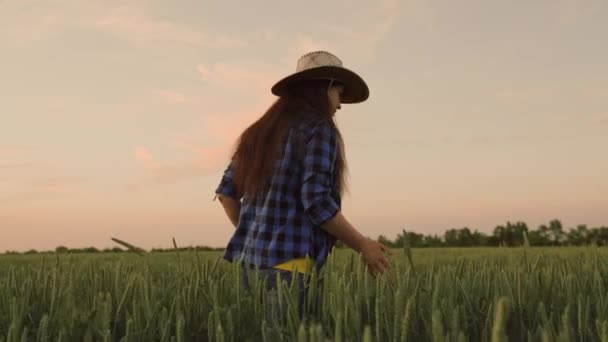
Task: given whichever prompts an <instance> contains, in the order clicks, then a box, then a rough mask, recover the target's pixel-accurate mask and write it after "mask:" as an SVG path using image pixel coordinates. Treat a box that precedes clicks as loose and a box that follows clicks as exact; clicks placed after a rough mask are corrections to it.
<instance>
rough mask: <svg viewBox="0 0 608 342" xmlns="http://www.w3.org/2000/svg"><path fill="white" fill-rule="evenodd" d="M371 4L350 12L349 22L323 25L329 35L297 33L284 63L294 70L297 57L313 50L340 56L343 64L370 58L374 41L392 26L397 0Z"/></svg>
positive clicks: (371, 57) (374, 48) (396, 12)
mask: <svg viewBox="0 0 608 342" xmlns="http://www.w3.org/2000/svg"><path fill="white" fill-rule="evenodd" d="M370 4H372V3H371V2H370ZM373 4H374V5H373V6H372V7H367V6H366V7H364V8H362V9H360V10H358V11H354V12H353V13H351V16H350V18H352V19H351V22H348V23H345V24H342V23H338V24H332V25H329V26H328V27H326V30H325V31H327V32H329V33H331V34H329V35H326V36H324V38H322V39H320V38H319V37H313V36H312V35H310V34H308V33H298V34H297V35H296V36H295V39H294V41H295V43H294V45H293V46H292V47H291V49H290V51H289V54H288V56H287V59H286V61H285V63H286V64H287V65H290V66H293V68H294V70H295V65H296V61H297V59H298V58H299V57H300V56H301V55H302V54H304V53H306V52H309V51H313V50H327V51H330V52H332V53H334V54H336V55H337V56H338V57H340V58H341V59H343V62H344V63H345V65H347V66H348V65H352V64H359V63H362V62H369V61H371V60H373V58H374V57H375V54H376V49H377V47H378V44H379V43H380V42H381V41H382V39H384V37H385V36H386V35H387V34H388V33H389V32H390V30H391V29H392V28H393V26H394V25H395V23H396V22H397V17H398V15H399V13H400V7H399V1H397V0H384V1H382V2H380V3H373ZM352 21H354V22H355V23H356V24H354V23H353V22H352ZM353 24H354V25H353ZM346 56H348V57H346Z"/></svg>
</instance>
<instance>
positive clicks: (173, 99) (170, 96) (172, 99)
mask: <svg viewBox="0 0 608 342" xmlns="http://www.w3.org/2000/svg"><path fill="white" fill-rule="evenodd" d="M156 93H157V94H158V95H159V96H160V98H161V99H162V100H163V101H165V102H166V103H169V104H180V103H184V102H186V101H188V98H187V97H186V96H185V95H183V94H181V93H179V92H177V91H175V90H171V89H162V90H158V91H157V92H156Z"/></svg>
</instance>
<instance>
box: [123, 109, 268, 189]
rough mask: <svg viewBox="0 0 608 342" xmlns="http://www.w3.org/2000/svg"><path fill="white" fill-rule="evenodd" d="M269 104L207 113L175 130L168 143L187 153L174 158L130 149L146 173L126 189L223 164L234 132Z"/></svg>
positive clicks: (201, 173)
mask: <svg viewBox="0 0 608 342" xmlns="http://www.w3.org/2000/svg"><path fill="white" fill-rule="evenodd" d="M269 105H270V102H268V101H262V100H260V102H259V103H258V104H249V106H248V109H247V110H237V111H233V112H225V113H216V114H208V115H206V116H204V117H203V118H202V122H201V124H199V125H197V126H195V127H194V128H193V129H191V130H189V131H186V132H181V133H178V134H176V135H175V136H174V138H172V139H171V140H170V141H169V142H168V144H169V145H171V146H173V147H174V148H176V149H178V150H181V151H184V152H186V153H187V154H188V155H189V156H188V157H186V158H184V159H182V160H177V161H157V160H155V159H153V158H152V156H151V153H150V152H149V151H148V150H147V149H146V148H144V147H141V146H139V147H137V148H136V149H135V150H134V156H135V159H136V160H137V161H138V162H140V163H142V164H143V165H144V166H145V170H146V173H145V174H144V175H143V176H142V178H140V179H139V180H137V181H135V182H131V183H130V184H128V185H127V186H126V189H128V190H130V191H133V190H138V189H142V188H147V187H149V186H152V185H159V184H173V183H177V182H181V181H186V180H189V179H195V178H199V177H203V176H206V175H208V174H209V173H210V172H217V170H220V169H222V168H223V167H225V166H226V165H227V163H228V161H229V158H230V154H231V152H232V149H233V147H234V144H235V142H236V140H237V138H238V135H239V134H240V133H241V132H242V131H243V130H244V129H245V128H246V127H247V126H248V125H250V124H251V123H253V121H254V120H256V119H257V118H258V117H259V116H261V114H262V113H263V111H264V110H265V109H266V108H267V107H268V106H269Z"/></svg>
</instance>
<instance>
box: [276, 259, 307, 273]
mask: <svg viewBox="0 0 608 342" xmlns="http://www.w3.org/2000/svg"><path fill="white" fill-rule="evenodd" d="M294 266H295V267H296V271H297V272H300V273H306V272H307V270H308V271H310V270H311V269H312V267H313V266H314V261H313V260H312V259H310V258H296V259H291V260H288V261H286V262H284V263H282V264H278V265H276V266H274V268H276V269H279V270H285V271H289V272H291V271H292V270H293V267H294Z"/></svg>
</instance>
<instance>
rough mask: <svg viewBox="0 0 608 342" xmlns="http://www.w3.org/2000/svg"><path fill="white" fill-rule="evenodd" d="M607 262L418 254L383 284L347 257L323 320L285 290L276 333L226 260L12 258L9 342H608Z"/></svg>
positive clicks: (572, 252)
mask: <svg viewBox="0 0 608 342" xmlns="http://www.w3.org/2000/svg"><path fill="white" fill-rule="evenodd" d="M607 257H608V248H605V247H595V246H593V247H585V248H582V247H559V248H529V247H528V248H441V249H413V250H412V249H409V248H407V247H406V248H404V249H400V250H395V251H394V253H393V255H392V256H390V261H391V265H392V267H391V270H390V271H389V272H388V273H385V274H384V275H382V276H379V277H376V278H374V277H371V276H370V275H369V273H368V272H367V271H366V270H365V269H364V266H363V263H362V260H361V259H360V258H359V256H358V255H356V254H354V253H353V252H352V251H350V250H347V249H336V250H334V252H333V253H332V254H331V255H330V259H329V261H328V263H327V264H326V266H325V267H324V269H323V270H322V271H321V274H319V275H315V276H323V278H324V282H323V289H322V293H323V296H322V297H320V298H321V300H320V301H319V302H314V301H310V302H307V305H308V310H310V312H311V314H312V317H313V320H307V321H300V319H299V317H298V314H297V308H296V307H295V305H294V303H295V302H296V292H295V290H296V289H295V287H290V286H289V285H290V284H285V287H284V288H283V289H282V290H281V291H283V292H284V295H285V299H286V300H287V303H288V308H289V310H288V312H287V314H286V315H285V316H284V317H283V321H282V322H281V327H280V329H273V328H272V327H271V326H270V325H269V324H268V322H266V321H265V317H266V315H265V310H267V309H269V308H268V307H267V306H265V305H264V301H265V299H264V298H265V297H264V296H263V291H257V292H255V291H254V294H253V295H247V294H246V293H245V292H244V291H243V289H242V288H241V287H240V286H239V285H240V280H239V279H240V278H239V277H240V269H239V268H238V267H236V266H237V265H235V264H230V263H228V262H227V261H225V260H223V259H221V254H220V253H218V252H181V253H147V254H143V255H141V256H140V255H137V254H133V253H117V254H103V255H101V254H99V255H95V254H47V255H35V256H0V341H10V342H13V341H280V340H285V341H603V342H608V258H607ZM294 286H295V283H294ZM261 288H262V287H261V286H260V289H261ZM311 295H312V296H316V294H315V293H312V294H311Z"/></svg>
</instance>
